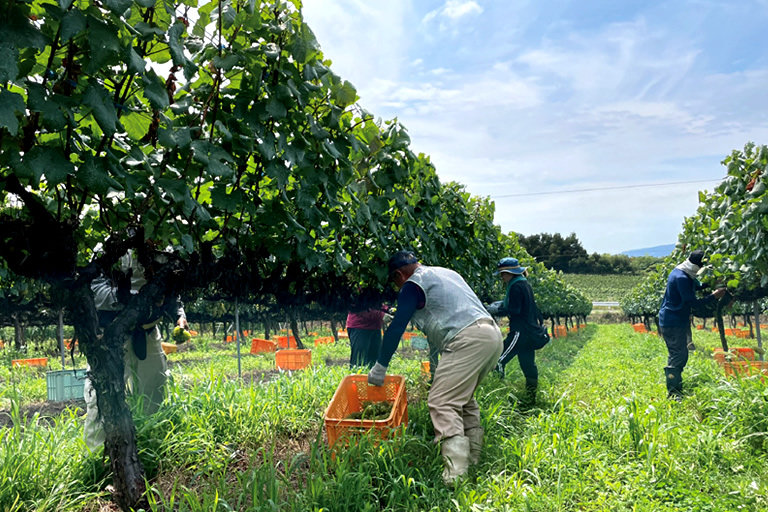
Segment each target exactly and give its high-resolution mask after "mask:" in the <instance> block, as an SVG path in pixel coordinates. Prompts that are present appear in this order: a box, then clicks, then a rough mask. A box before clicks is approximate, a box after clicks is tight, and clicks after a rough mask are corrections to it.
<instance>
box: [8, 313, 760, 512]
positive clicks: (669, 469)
mask: <svg viewBox="0 0 768 512" xmlns="http://www.w3.org/2000/svg"><path fill="white" fill-rule="evenodd" d="M694 339H695V341H696V343H697V345H698V346H699V348H700V351H699V352H697V353H695V354H694V355H693V356H692V358H691V361H690V363H689V367H688V368H687V370H686V372H685V374H684V378H685V388H686V392H687V393H688V396H687V398H686V399H685V400H684V401H683V402H682V403H676V402H670V401H668V400H667V399H666V398H665V395H666V392H665V389H664V383H663V372H662V368H663V366H664V364H665V353H666V352H665V349H664V347H663V343H662V341H661V340H659V339H657V338H656V337H655V336H652V335H644V334H635V333H633V332H632V328H631V327H630V326H628V325H601V326H589V327H588V328H587V329H586V330H584V331H582V332H581V333H579V334H578V335H572V336H569V337H568V338H566V339H562V340H554V341H553V342H552V343H551V344H550V345H549V346H547V347H545V348H544V349H543V350H542V351H540V352H539V357H538V363H539V368H540V372H541V389H540V396H539V398H540V407H539V408H538V409H535V410H533V411H529V412H527V413H523V412H521V411H520V410H518V408H517V406H516V401H515V399H514V397H515V396H516V395H517V394H519V393H520V391H521V390H522V384H523V378H522V375H521V373H520V371H519V368H518V367H517V363H516V362H513V363H511V365H510V366H509V367H508V374H507V379H506V380H504V381H501V380H499V379H498V378H497V377H495V376H494V377H491V378H489V379H487V380H486V382H484V384H483V385H482V386H481V389H480V390H479V392H478V396H479V399H480V402H481V407H482V412H483V421H484V424H485V427H486V433H487V437H486V449H485V452H484V455H483V458H482V460H481V463H480V464H479V465H478V466H477V467H475V468H473V469H472V470H471V472H470V475H469V478H467V479H466V480H465V481H464V482H463V483H462V484H461V485H459V486H458V487H457V488H456V489H448V488H446V487H445V486H444V485H443V484H442V481H441V470H442V462H441V460H440V455H439V449H438V447H436V446H435V445H433V444H432V441H431V437H432V432H431V425H430V420H429V413H428V410H427V406H426V401H425V400H424V397H425V392H426V389H425V385H424V384H423V381H422V379H421V377H420V375H419V371H420V370H419V367H418V362H419V360H420V359H421V356H422V355H423V353H416V352H414V351H412V350H410V349H408V350H405V351H402V352H401V353H402V355H403V356H405V357H402V356H396V358H395V360H394V362H393V364H392V366H391V371H392V372H393V373H399V374H403V375H405V376H406V378H407V382H408V392H409V399H410V405H409V416H410V424H409V426H408V429H407V431H406V432H405V435H403V436H401V437H399V438H398V439H397V440H395V441H390V442H385V443H383V444H381V445H379V446H378V447H372V446H371V445H370V444H369V443H366V442H363V443H361V445H360V446H359V447H358V448H356V449H352V450H348V451H344V452H340V453H339V454H338V455H337V457H336V458H335V460H332V459H331V457H330V454H329V452H328V450H327V448H326V445H325V440H324V437H323V436H324V434H323V429H322V415H323V411H324V409H325V407H326V406H327V405H328V402H329V401H330V398H331V396H332V394H333V392H334V390H335V389H336V387H337V386H338V384H339V382H340V381H341V379H342V377H343V376H344V375H346V374H347V373H348V371H349V370H348V369H347V368H346V367H345V366H343V365H341V364H340V363H341V362H342V361H343V360H344V359H345V358H347V357H348V354H349V346H348V344H344V343H342V344H339V345H336V346H321V347H318V348H316V349H314V350H313V363H314V364H313V367H312V369H310V370H306V371H297V372H291V373H277V372H274V371H272V370H273V366H272V364H273V361H274V355H258V356H251V355H247V356H245V357H244V358H243V372H244V375H246V376H247V378H246V379H244V382H239V381H238V380H237V378H236V376H237V360H236V358H235V357H234V356H233V354H234V347H232V346H226V347H223V348H222V347H221V346H219V345H218V344H214V343H205V342H202V343H201V342H200V341H197V342H196V344H197V346H196V347H195V350H190V351H187V352H184V353H182V354H172V355H171V356H170V357H169V360H170V362H171V371H172V374H173V383H172V385H171V387H170V390H169V395H168V400H167V402H166V403H165V405H164V406H163V408H162V410H161V411H160V412H159V413H158V414H156V415H154V416H152V417H141V416H137V417H136V423H137V431H138V436H139V443H140V452H141V454H140V455H141V458H142V461H143V463H144V466H145V468H146V469H147V474H148V476H149V477H150V481H149V484H150V487H151V496H150V498H151V502H152V506H153V509H155V510H179V511H213V510H221V511H224V510H243V511H257V510H258V511H262V510H264V511H266V510H280V511H308V510H309V511H319V510H327V511H368V510H370V511H373V510H393V511H395V510H397V511H400V510H412V511H422V510H435V511H437V510H440V511H446V510H462V511H464V510H467V511H469V510H471V511H485V510H487V511H519V510H530V511H537V512H539V511H562V510H589V511H598V510H600V511H603V510H605V511H608V510H610V511H615V510H626V511H630V510H632V511H673V510H680V511H699V510H700V511H733V510H746V511H760V510H768V457H767V455H768V439H767V438H766V436H767V435H768V434H766V432H767V431H768V386H767V385H766V383H764V382H761V381H760V380H759V379H757V378H750V379H741V380H733V379H726V378H725V377H724V376H723V372H722V370H721V369H720V368H719V367H718V366H717V365H716V364H715V363H714V362H713V361H712V360H711V359H710V358H709V357H707V353H708V352H709V351H711V349H712V348H713V347H716V346H718V343H719V341H718V338H717V336H716V334H713V333H709V332H700V331H697V332H694ZM739 342H740V343H736V340H733V344H734V345H737V344H740V345H742V346H744V345H749V344H750V343H753V342H752V341H751V340H739ZM203 345H208V346H207V347H204V346H203ZM0 379H2V395H1V397H0V398H1V399H2V406H1V407H3V408H4V409H6V411H5V412H4V413H2V414H4V415H5V416H6V420H8V418H7V416H10V420H12V421H5V422H4V423H5V424H6V425H10V426H6V427H4V428H2V429H0V510H3V511H22V510H24V511H26V510H67V511H71V510H89V511H90V510H94V511H95V510H112V509H111V508H110V507H109V505H108V497H107V495H106V493H105V492H104V491H103V488H104V487H105V485H106V484H107V483H108V476H107V475H106V472H105V469H104V466H103V462H102V460H101V455H100V453H95V454H89V453H88V451H87V449H86V448H85V446H84V444H83V443H82V441H81V431H82V417H81V416H79V414H78V413H79V411H78V409H77V408H76V407H75V408H69V409H66V410H65V411H64V412H63V413H61V414H57V415H54V416H53V417H51V418H47V419H46V418H43V417H41V416H39V415H38V416H31V417H27V418H26V419H24V418H25V416H24V414H25V412H28V411H32V410H39V409H40V404H39V402H40V401H41V400H43V399H44V397H45V382H44V374H43V373H40V372H36V371H34V370H15V371H13V372H11V371H10V370H9V369H8V368H7V367H3V369H2V370H1V373H0ZM40 381H42V383H41V382H40Z"/></svg>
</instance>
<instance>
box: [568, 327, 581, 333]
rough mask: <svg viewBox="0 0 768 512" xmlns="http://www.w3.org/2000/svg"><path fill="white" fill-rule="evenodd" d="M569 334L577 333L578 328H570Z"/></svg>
mask: <svg viewBox="0 0 768 512" xmlns="http://www.w3.org/2000/svg"><path fill="white" fill-rule="evenodd" d="M570 332H571V333H576V332H579V328H578V327H571V329H570Z"/></svg>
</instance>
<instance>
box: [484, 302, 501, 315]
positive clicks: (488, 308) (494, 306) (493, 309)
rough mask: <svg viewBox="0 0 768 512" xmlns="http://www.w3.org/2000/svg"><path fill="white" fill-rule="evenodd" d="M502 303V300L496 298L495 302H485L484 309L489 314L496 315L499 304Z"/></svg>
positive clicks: (499, 307)
mask: <svg viewBox="0 0 768 512" xmlns="http://www.w3.org/2000/svg"><path fill="white" fill-rule="evenodd" d="M502 304H503V302H502V301H500V300H497V301H496V302H492V303H491V304H487V305H486V306H485V310H486V311H488V313H490V314H491V315H498V314H499V310H500V309H501V305H502Z"/></svg>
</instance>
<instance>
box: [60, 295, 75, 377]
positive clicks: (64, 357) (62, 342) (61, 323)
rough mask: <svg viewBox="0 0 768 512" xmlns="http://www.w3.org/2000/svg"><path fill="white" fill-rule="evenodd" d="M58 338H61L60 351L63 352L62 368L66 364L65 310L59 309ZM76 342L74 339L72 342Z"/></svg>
mask: <svg viewBox="0 0 768 512" xmlns="http://www.w3.org/2000/svg"><path fill="white" fill-rule="evenodd" d="M56 338H57V339H58V340H59V351H60V352H61V369H62V370H63V369H64V367H65V366H66V361H67V359H66V356H65V352H64V310H62V309H60V310H59V321H58V322H57V323H56ZM72 343H74V341H73V342H72Z"/></svg>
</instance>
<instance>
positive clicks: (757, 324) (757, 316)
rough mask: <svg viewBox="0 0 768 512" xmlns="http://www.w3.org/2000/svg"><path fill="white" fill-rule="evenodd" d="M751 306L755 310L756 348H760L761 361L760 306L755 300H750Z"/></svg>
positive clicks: (761, 356)
mask: <svg viewBox="0 0 768 512" xmlns="http://www.w3.org/2000/svg"><path fill="white" fill-rule="evenodd" d="M752 307H753V309H754V312H755V332H756V333H757V348H758V349H760V350H759V352H760V360H761V361H762V360H763V359H764V358H765V357H764V356H763V337H762V335H761V334H760V306H759V305H758V304H757V301H753V302H752Z"/></svg>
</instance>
